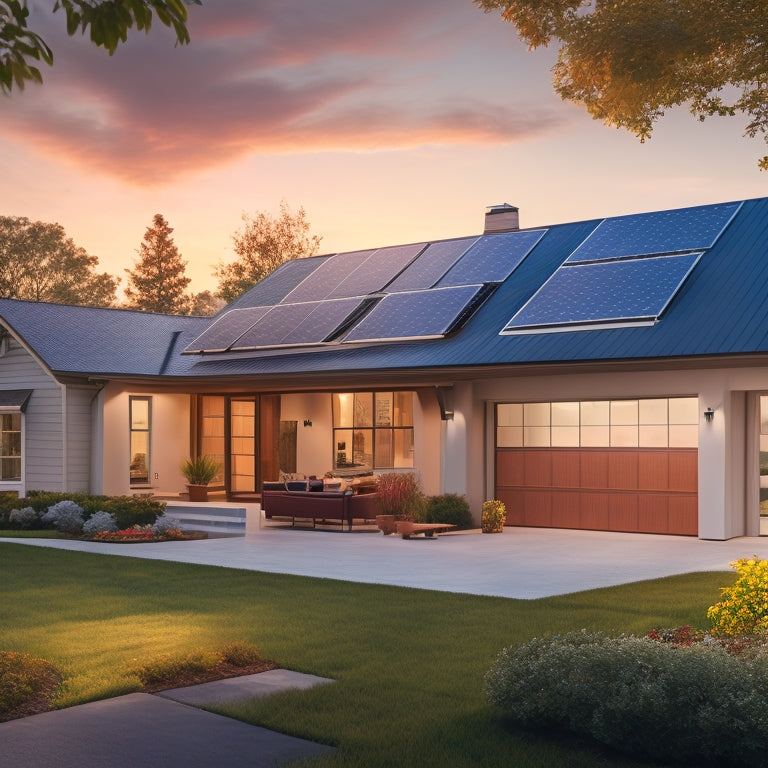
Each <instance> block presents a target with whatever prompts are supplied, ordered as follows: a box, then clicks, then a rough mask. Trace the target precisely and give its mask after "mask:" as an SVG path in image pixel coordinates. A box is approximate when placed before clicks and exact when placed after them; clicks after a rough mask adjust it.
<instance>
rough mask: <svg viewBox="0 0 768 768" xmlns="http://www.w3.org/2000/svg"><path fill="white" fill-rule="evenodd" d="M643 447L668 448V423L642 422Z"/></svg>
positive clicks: (641, 436) (641, 440) (641, 441)
mask: <svg viewBox="0 0 768 768" xmlns="http://www.w3.org/2000/svg"><path fill="white" fill-rule="evenodd" d="M639 429H640V447H641V448H666V447H667V440H668V436H667V425H666V424H647V425H646V424H641V425H640V428H639Z"/></svg>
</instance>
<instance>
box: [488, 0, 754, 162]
mask: <svg viewBox="0 0 768 768" xmlns="http://www.w3.org/2000/svg"><path fill="white" fill-rule="evenodd" d="M474 1H475V3H476V4H477V5H479V6H480V7H482V8H484V9H485V10H486V11H490V10H494V9H501V10H502V17H503V18H504V19H506V20H507V21H510V22H512V23H513V24H514V25H515V26H516V27H517V31H518V34H519V36H520V38H521V39H522V40H524V41H525V42H527V43H528V44H529V46H530V47H531V48H537V47H538V46H541V45H545V46H546V45H548V44H549V43H550V42H551V41H552V40H553V39H557V40H558V41H559V45H560V48H559V51H558V59H557V63H556V64H555V66H554V68H553V70H552V72H553V82H554V87H555V90H556V91H557V93H558V94H559V95H560V96H561V97H562V98H563V99H567V100H569V101H573V102H575V103H577V104H582V105H583V106H584V107H586V109H587V111H588V112H589V113H590V114H591V115H592V116H593V117H594V118H595V119H597V120H602V121H603V122H604V123H605V124H606V125H613V126H616V127H621V128H626V129H628V130H630V131H632V132H633V133H634V134H635V135H637V136H638V137H639V138H640V140H641V141H644V140H645V139H647V138H649V137H650V135H651V131H652V129H653V125H654V123H655V122H656V121H657V120H658V119H659V118H660V117H661V116H662V115H663V114H664V112H665V110H666V109H668V108H672V107H676V106H679V105H681V104H688V105H689V107H690V110H691V113H692V114H693V115H694V116H696V117H697V118H698V119H699V120H704V119H705V118H707V117H710V116H712V115H721V116H733V115H736V114H737V113H741V114H743V115H745V116H746V118H747V120H748V122H747V126H746V130H745V133H746V135H748V136H750V137H752V138H754V137H755V136H756V135H758V134H763V135H764V138H765V139H766V141H768V56H766V54H765V51H766V48H768V10H767V9H766V3H765V0H610V1H608V0H595V3H594V6H592V7H590V6H589V3H586V2H582V0H474ZM759 165H760V167H761V168H762V169H763V170H768V156H767V157H763V158H762V159H761V160H760V162H759Z"/></svg>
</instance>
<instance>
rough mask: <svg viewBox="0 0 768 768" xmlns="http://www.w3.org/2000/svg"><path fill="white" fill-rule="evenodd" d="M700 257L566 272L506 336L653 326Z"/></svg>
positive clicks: (690, 255)
mask: <svg viewBox="0 0 768 768" xmlns="http://www.w3.org/2000/svg"><path fill="white" fill-rule="evenodd" d="M700 256H701V253H688V254H683V255H679V256H655V257H651V258H646V259H633V260H626V261H609V262H606V261H604V262H596V263H593V264H581V265H577V266H562V267H560V269H558V270H557V272H555V274H554V275H552V277H551V278H550V279H549V280H547V282H546V283H544V285H543V286H542V287H541V288H540V289H539V290H538V291H537V292H536V293H535V294H534V295H533V297H532V298H531V299H530V300H529V301H528V303H527V304H526V305H525V306H524V307H523V308H522V309H521V310H520V311H519V312H518V313H517V314H516V315H515V316H514V317H513V318H512V319H511V320H510V321H509V322H508V323H507V325H506V326H505V327H504V329H503V330H502V331H501V333H502V334H505V333H515V332H522V333H526V332H528V333H531V332H535V331H539V330H572V329H573V328H574V326H595V325H598V324H605V323H609V324H632V323H649V322H653V321H655V320H657V319H658V318H659V317H660V315H661V314H662V313H663V312H664V310H665V309H666V307H667V305H668V304H669V302H670V301H672V299H673V298H674V296H675V294H676V293H677V292H678V290H679V289H680V287H681V286H682V284H683V282H684V281H685V279H686V277H688V275H689V274H690V272H691V270H692V269H693V267H694V266H695V265H696V262H697V261H698V260H699V257H700Z"/></svg>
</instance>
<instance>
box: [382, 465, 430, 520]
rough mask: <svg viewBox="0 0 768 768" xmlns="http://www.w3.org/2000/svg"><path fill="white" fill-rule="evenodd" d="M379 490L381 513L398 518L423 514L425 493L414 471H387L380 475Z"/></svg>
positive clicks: (412, 517)
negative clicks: (422, 491)
mask: <svg viewBox="0 0 768 768" xmlns="http://www.w3.org/2000/svg"><path fill="white" fill-rule="evenodd" d="M377 492H378V495H379V500H380V501H381V513H382V514H383V515H394V516H395V519H396V520H413V519H414V516H417V515H419V514H421V509H422V506H423V503H424V501H423V495H422V493H421V488H420V486H419V481H418V478H417V477H416V475H415V474H414V473H413V472H387V473H385V474H383V475H379V476H378V483H377Z"/></svg>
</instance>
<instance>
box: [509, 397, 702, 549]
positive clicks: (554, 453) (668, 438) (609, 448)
mask: <svg viewBox="0 0 768 768" xmlns="http://www.w3.org/2000/svg"><path fill="white" fill-rule="evenodd" d="M495 428H496V438H495V440H496V444H495V478H496V479H495V494H496V498H498V499H500V500H502V501H503V502H504V503H505V504H506V507H507V525H520V526H534V527H549V528H581V529H590V530H604V531H626V532H638V533H664V534H676V535H690V536H696V535H697V534H698V445H697V443H698V399H697V398H696V397H670V398H658V397H655V398H638V399H622V400H589V401H568V402H538V403H498V404H497V405H496V420H495Z"/></svg>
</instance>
